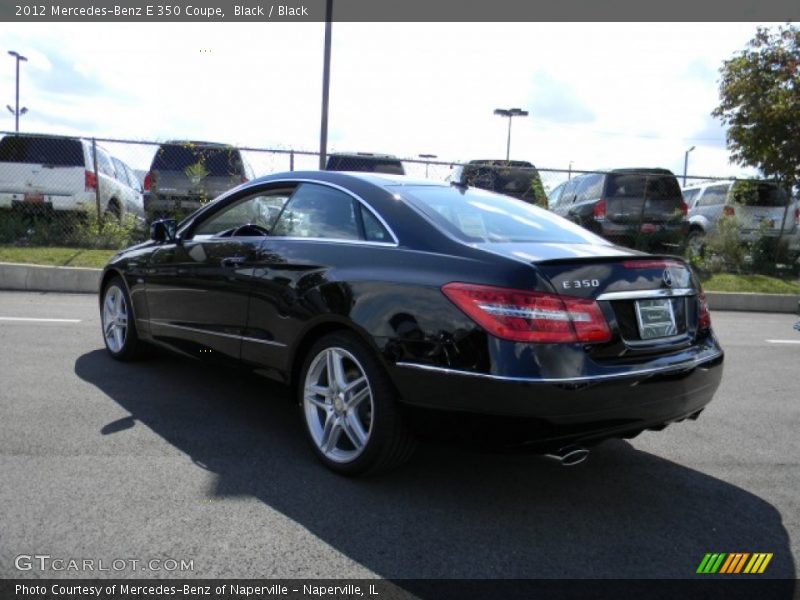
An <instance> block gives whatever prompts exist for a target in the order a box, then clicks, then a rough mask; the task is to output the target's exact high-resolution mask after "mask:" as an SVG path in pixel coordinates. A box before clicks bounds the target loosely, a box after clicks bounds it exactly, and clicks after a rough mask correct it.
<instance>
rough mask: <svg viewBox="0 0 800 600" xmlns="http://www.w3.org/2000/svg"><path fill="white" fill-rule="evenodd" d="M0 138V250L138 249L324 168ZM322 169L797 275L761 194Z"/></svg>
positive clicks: (370, 158)
mask: <svg viewBox="0 0 800 600" xmlns="http://www.w3.org/2000/svg"><path fill="white" fill-rule="evenodd" d="M0 136H2V137H0V245H14V246H69V247H76V248H109V249H111V248H113V249H116V248H122V247H125V246H127V245H130V244H132V243H136V242H138V241H142V240H144V239H146V238H147V237H148V234H149V233H148V228H149V223H150V222H152V221H153V220H154V219H157V218H163V217H169V218H178V219H180V218H182V217H184V216H186V215H188V214H189V213H191V212H192V211H194V210H196V209H197V208H199V207H200V206H202V205H204V204H206V203H207V202H210V201H211V200H213V199H214V198H215V197H217V196H218V195H219V194H221V193H223V192H225V191H227V190H229V189H231V188H233V187H235V186H237V185H239V184H241V183H243V182H245V181H249V180H252V179H253V178H256V177H260V176H263V175H268V174H271V173H278V172H284V171H301V170H317V169H318V168H319V166H320V163H319V154H318V153H316V152H308V151H298V150H294V149H289V148H254V147H237V146H232V145H226V144H218V143H211V142H203V141H187V140H172V141H166V142H154V141H141V140H123V139H113V138H90V137H85V138H82V137H65V136H54V135H40V134H15V133H13V132H0ZM325 166H326V168H327V169H328V170H341V171H368V172H376V173H384V174H405V175H409V176H412V177H415V178H422V179H431V180H438V181H446V182H450V183H451V184H453V185H458V186H473V187H478V188H483V189H487V190H490V191H494V192H498V193H502V194H507V195H510V196H513V197H516V198H519V199H521V200H523V201H526V202H529V203H532V204H536V205H539V206H541V207H543V208H546V209H549V210H551V211H553V212H555V213H556V214H559V215H561V216H563V217H566V218H568V219H570V220H572V221H575V222H576V223H578V224H580V225H581V226H583V227H585V228H587V229H590V230H592V231H594V232H596V233H598V234H599V235H601V236H604V237H606V238H609V239H611V240H613V241H615V242H617V243H621V244H624V245H628V246H632V247H635V248H638V249H642V250H646V251H653V250H657V251H665V250H666V251H668V252H670V253H686V254H687V255H688V256H689V257H690V258H691V259H692V260H693V261H694V262H695V264H696V266H698V267H700V268H707V269H712V270H733V271H737V270H738V271H742V270H745V271H746V270H748V269H750V270H753V269H755V270H762V271H763V270H769V268H772V269H773V270H774V268H776V267H779V266H788V267H790V268H794V269H796V268H797V257H798V255H800V204H798V201H797V198H792V197H791V194H790V193H788V192H786V191H783V190H781V189H780V187H779V186H777V185H776V184H774V183H770V182H752V181H751V182H748V181H745V180H739V181H737V180H736V179H733V178H724V177H713V176H712V177H707V176H704V177H698V176H681V177H675V176H674V175H673V174H672V173H670V172H669V171H666V170H658V169H647V170H642V171H637V170H632V169H614V170H611V171H603V170H597V171H585V170H580V171H578V170H572V169H570V168H568V169H554V168H542V167H539V168H537V167H534V165H532V164H531V163H529V162H524V161H505V160H473V161H469V162H464V163H462V162H452V161H446V160H440V159H438V158H437V157H435V156H433V155H421V156H418V157H416V158H398V157H395V156H391V155H385V154H371V153H341V152H332V153H331V154H330V155H329V156H328V157H327V161H326V165H325ZM681 184H683V189H681Z"/></svg>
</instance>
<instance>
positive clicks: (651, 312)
mask: <svg viewBox="0 0 800 600" xmlns="http://www.w3.org/2000/svg"><path fill="white" fill-rule="evenodd" d="M636 320H637V321H638V322H639V336H640V337H641V338H642V339H643V340H652V339H654V338H661V337H669V336H671V335H676V334H677V333H678V328H677V326H676V325H675V311H674V310H673V309H672V301H671V300H670V299H669V298H658V299H653V300H637V301H636Z"/></svg>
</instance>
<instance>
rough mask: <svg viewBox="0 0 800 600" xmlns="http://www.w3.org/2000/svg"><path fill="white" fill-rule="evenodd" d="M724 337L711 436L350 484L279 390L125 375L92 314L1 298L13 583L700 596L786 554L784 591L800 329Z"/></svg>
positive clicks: (0, 525)
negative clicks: (714, 578)
mask: <svg viewBox="0 0 800 600" xmlns="http://www.w3.org/2000/svg"><path fill="white" fill-rule="evenodd" d="M712 317H713V324H714V327H715V329H716V331H717V333H718V335H719V337H720V339H721V341H722V344H723V346H724V348H725V350H726V364H725V374H724V377H723V383H722V385H721V387H720V389H719V391H718V392H717V395H716V397H715V399H714V401H713V402H712V403H711V405H710V406H709V407H708V409H707V410H706V411H705V412H704V413H703V415H701V417H700V419H699V420H698V421H696V422H684V423H679V424H675V425H672V426H670V427H668V428H667V429H666V430H664V431H661V432H646V433H644V434H642V435H640V436H639V437H637V438H636V439H633V440H630V441H610V442H606V443H604V444H602V445H600V446H598V447H597V448H595V449H594V450H593V451H592V453H591V455H590V457H589V459H588V460H587V461H586V462H585V463H584V464H582V465H580V466H578V467H573V468H564V467H561V466H560V465H558V464H557V463H555V462H552V461H550V460H548V459H546V458H543V457H538V456H533V455H528V454H503V453H493V452H487V451H483V450H480V449H477V448H469V447H467V448H465V447H463V446H458V447H455V446H451V445H447V444H426V445H422V446H421V447H420V448H419V450H418V452H417V454H416V455H415V457H414V458H413V459H412V461H411V462H410V463H409V464H408V465H406V466H404V467H403V468H401V469H399V470H396V471H394V472H392V473H389V474H386V475H384V476H381V477H380V478H375V479H367V480H350V479H345V478H342V477H339V476H336V475H334V474H331V473H329V472H328V471H326V470H325V469H324V468H323V467H322V466H321V465H320V464H318V462H317V461H316V459H315V458H314V456H313V455H312V453H311V451H310V450H309V448H307V446H306V441H305V439H304V437H303V435H302V430H301V422H300V418H299V413H298V409H297V408H296V407H295V406H293V405H292V404H291V403H290V402H288V401H287V400H288V398H287V393H286V391H285V390H284V389H283V388H281V387H280V386H277V385H275V384H272V383H270V382H267V381H265V380H262V379H259V378H257V377H255V376H250V375H244V374H241V373H239V372H236V371H230V370H225V369H221V368H219V369H217V368H209V367H207V366H204V365H201V364H199V363H196V362H192V361H189V360H187V359H183V358H179V357H173V356H171V355H167V354H157V355H156V356H155V357H154V358H152V359H150V360H147V361H143V362H138V363H129V364H121V363H117V362H115V361H113V360H111V359H110V358H109V357H108V356H107V355H106V353H105V351H104V349H103V343H102V339H101V336H100V324H99V316H98V310H97V301H96V298H95V297H94V296H90V295H67V294H52V293H50V294H42V293H18V292H3V293H0V507H1V508H0V577H76V576H77V577H106V576H114V577H192V578H198V577H226V578H230V577H259V578H263V577H275V578H277V577H281V578H294V577H297V578H311V577H313V578H327V577H331V578H341V577H383V578H500V577H502V578H534V577H545V578H557V577H563V578H595V577H600V578H662V577H663V578H684V577H692V576H694V573H695V571H696V569H697V566H698V564H699V563H700V561H701V559H702V558H703V556H704V554H705V553H707V552H769V553H773V554H774V558H773V559H772V562H771V563H770V564H769V566H768V569H767V571H766V576H770V577H781V578H795V577H796V576H797V567H796V564H795V557H796V556H798V555H799V554H798V553H799V552H800V541H799V538H800V466H799V465H798V458H799V457H800V435H798V431H800V393H799V392H798V390H800V344H798V343H795V342H800V334H799V333H798V332H796V331H794V330H793V329H792V324H793V323H794V322H795V321H796V320H797V318H796V317H793V316H792V315H788V314H782V315H777V314H756V313H723V312H715V313H713V315H712ZM42 319H46V320H42ZM20 555H48V556H50V557H51V559H48V560H52V559H64V560H69V559H76V560H84V559H89V560H94V561H96V562H95V563H93V564H94V569H95V570H94V571H90V570H89V571H79V572H76V571H74V570H68V569H62V570H54V569H53V565H52V564H50V563H48V567H49V568H47V569H45V570H41V569H39V568H38V566H37V565H36V564H34V565H33V567H32V568H31V569H30V570H26V571H20V570H18V569H17V568H16V566H15V563H19V561H18V560H17V557H18V556H20ZM153 559H156V560H161V561H162V563H159V564H160V565H162V567H161V569H160V570H157V569H158V568H159V564H156V565H154V564H152V563H151V564H150V565H149V567H147V565H146V563H145V564H144V565H143V564H142V562H137V563H136V568H134V567H133V566H132V565H133V563H132V562H130V561H131V560H136V561H150V560H153ZM167 559H172V560H175V561H178V562H180V561H186V562H188V561H192V569H191V570H189V569H188V568H187V570H184V571H181V570H170V571H168V570H166V569H165V568H164V567H163V565H164V561H166V560H167ZM101 560H102V561H104V564H105V565H106V567H108V566H109V565H111V564H112V561H115V560H116V561H119V560H125V561H127V562H126V563H125V564H126V566H125V568H123V569H121V570H119V571H118V570H115V569H110V570H108V571H98V570H97V568H98V567H99V564H98V563H99V561H101ZM57 564H58V565H60V566H64V564H66V563H64V564H62V563H57ZM116 564H117V565H121V564H122V563H119V562H117V563H116ZM168 564H169V565H170V566H174V565H173V564H172V563H168ZM22 566H25V562H24V561H23V563H22ZM143 567H147V568H144V569H143Z"/></svg>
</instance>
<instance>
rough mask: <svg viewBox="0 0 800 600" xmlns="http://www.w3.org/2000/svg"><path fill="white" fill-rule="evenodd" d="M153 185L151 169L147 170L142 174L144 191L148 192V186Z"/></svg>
mask: <svg viewBox="0 0 800 600" xmlns="http://www.w3.org/2000/svg"><path fill="white" fill-rule="evenodd" d="M152 185H153V173H152V172H151V171H148V172H147V175H145V176H144V191H145V192H149V191H150V186H152Z"/></svg>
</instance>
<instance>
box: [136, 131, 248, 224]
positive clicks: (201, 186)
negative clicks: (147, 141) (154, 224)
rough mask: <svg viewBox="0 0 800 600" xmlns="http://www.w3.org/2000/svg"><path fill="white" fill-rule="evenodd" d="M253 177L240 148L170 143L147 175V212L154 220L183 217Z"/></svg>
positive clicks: (162, 148)
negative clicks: (164, 217) (165, 217)
mask: <svg viewBox="0 0 800 600" xmlns="http://www.w3.org/2000/svg"><path fill="white" fill-rule="evenodd" d="M253 177H254V173H253V169H252V168H251V167H250V165H249V164H248V163H247V161H246V160H245V159H244V157H243V156H242V153H241V151H240V150H239V149H238V148H235V147H233V146H228V145H226V144H218V143H214V142H193V141H178V140H173V141H169V142H166V143H164V144H162V145H161V146H160V147H159V148H158V150H157V151H156V153H155V156H153V161H152V163H151V165H150V170H149V171H148V173H147V175H145V178H144V205H145V210H146V212H147V214H148V216H150V217H151V218H157V217H163V216H176V217H182V216H185V215H186V214H188V213H190V212H192V211H194V210H196V209H197V208H199V207H200V206H202V205H204V204H207V203H208V202H210V201H211V200H213V199H214V198H216V197H217V196H218V195H219V194H221V193H223V192H226V191H227V190H229V189H231V188H233V187H235V186H237V185H240V184H242V183H244V182H246V181H249V180H251V179H253Z"/></svg>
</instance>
